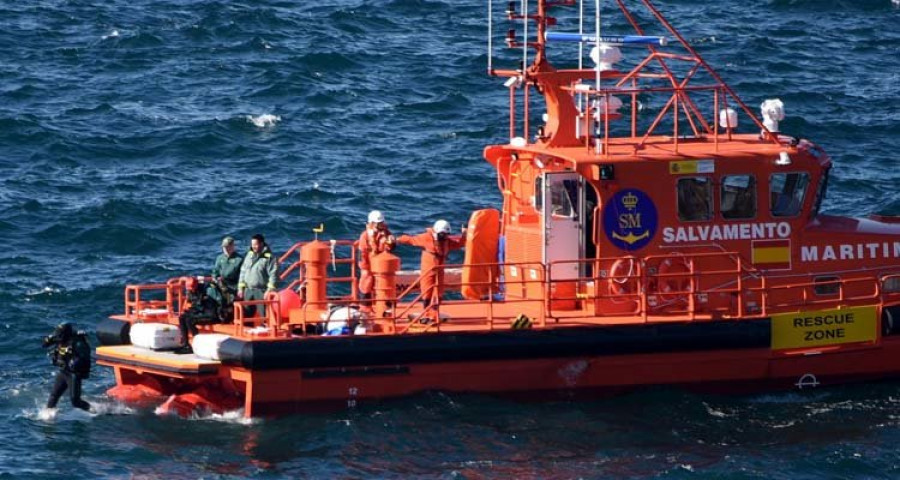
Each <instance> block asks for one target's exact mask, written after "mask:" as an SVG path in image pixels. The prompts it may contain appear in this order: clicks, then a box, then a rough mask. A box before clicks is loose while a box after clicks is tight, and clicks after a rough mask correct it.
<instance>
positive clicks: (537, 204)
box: [532, 176, 544, 213]
mask: <svg viewBox="0 0 900 480" xmlns="http://www.w3.org/2000/svg"><path fill="white" fill-rule="evenodd" d="M532 198H534V205H533V207H534V209H535V210H537V212H538V213H542V212H543V211H544V177H541V176H538V177H537V178H535V179H534V197H532Z"/></svg>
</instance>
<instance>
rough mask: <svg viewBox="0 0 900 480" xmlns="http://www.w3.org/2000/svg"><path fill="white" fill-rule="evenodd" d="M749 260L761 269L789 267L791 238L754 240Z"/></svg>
mask: <svg viewBox="0 0 900 480" xmlns="http://www.w3.org/2000/svg"><path fill="white" fill-rule="evenodd" d="M751 250H752V255H751V260H752V261H753V265H754V266H756V268H761V269H763V270H790V269H791V240H790V239H784V240H754V241H753V244H752V247H751Z"/></svg>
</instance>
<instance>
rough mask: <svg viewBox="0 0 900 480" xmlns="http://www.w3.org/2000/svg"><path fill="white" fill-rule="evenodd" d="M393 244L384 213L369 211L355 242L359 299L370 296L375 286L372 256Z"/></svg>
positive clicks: (392, 247)
mask: <svg viewBox="0 0 900 480" xmlns="http://www.w3.org/2000/svg"><path fill="white" fill-rule="evenodd" d="M394 244H395V240H394V236H393V235H391V231H390V230H388V227H387V224H386V223H385V222H384V214H383V213H381V212H380V211H378V210H372V211H371V212H369V221H368V223H366V231H364V232H363V233H362V235H360V237H359V242H357V248H359V298H360V300H369V299H371V298H372V290H373V288H374V287H375V277H373V276H372V257H374V256H375V255H378V254H379V253H382V252H390V251H391V250H393V249H394ZM365 304H368V302H366V303H365Z"/></svg>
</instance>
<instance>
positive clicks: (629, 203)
mask: <svg viewBox="0 0 900 480" xmlns="http://www.w3.org/2000/svg"><path fill="white" fill-rule="evenodd" d="M637 204H638V198H637V196H635V194H633V193H631V192H629V193H628V195H625V196H624V197H622V205H625V208H627V209H629V210H634V207H637Z"/></svg>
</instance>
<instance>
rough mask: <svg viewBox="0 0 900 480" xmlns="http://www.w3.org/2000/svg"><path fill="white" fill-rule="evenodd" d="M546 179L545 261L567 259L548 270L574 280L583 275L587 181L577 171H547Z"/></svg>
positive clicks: (554, 276)
mask: <svg viewBox="0 0 900 480" xmlns="http://www.w3.org/2000/svg"><path fill="white" fill-rule="evenodd" d="M542 176H543V179H542V182H541V183H542V188H541V190H542V195H541V202H540V205H541V224H542V227H543V229H542V231H543V261H544V264H545V265H548V266H549V265H550V264H551V263H552V262H557V261H566V262H568V263H560V264H556V265H553V266H552V267H548V268H552V271H550V272H548V273H549V275H550V278H551V279H552V280H554V281H556V280H574V279H576V278H578V276H579V271H580V268H579V264H578V263H577V262H576V260H578V259H579V258H584V242H583V239H584V235H583V233H582V232H583V228H584V226H583V225H582V222H581V218H582V217H583V211H582V210H583V207H582V204H583V195H582V191H583V189H584V182H583V179H582V178H581V175H579V174H577V173H575V172H545V173H543V175H542Z"/></svg>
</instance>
